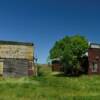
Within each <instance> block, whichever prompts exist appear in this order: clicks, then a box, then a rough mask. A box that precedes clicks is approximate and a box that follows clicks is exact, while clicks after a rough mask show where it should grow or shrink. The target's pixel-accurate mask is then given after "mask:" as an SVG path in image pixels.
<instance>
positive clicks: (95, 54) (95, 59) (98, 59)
mask: <svg viewBox="0 0 100 100" xmlns="http://www.w3.org/2000/svg"><path fill="white" fill-rule="evenodd" d="M88 61H89V69H88V73H89V74H100V49H99V48H89V50H88ZM93 63H96V64H97V72H93V71H92V67H93Z"/></svg>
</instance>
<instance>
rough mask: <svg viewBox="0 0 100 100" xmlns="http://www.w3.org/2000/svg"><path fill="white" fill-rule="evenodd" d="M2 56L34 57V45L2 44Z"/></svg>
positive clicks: (30, 58) (0, 50) (0, 56)
mask: <svg viewBox="0 0 100 100" xmlns="http://www.w3.org/2000/svg"><path fill="white" fill-rule="evenodd" d="M0 58H18V59H20V58H21V59H29V60H32V59H33V46H26V45H3V44H2V45H0Z"/></svg>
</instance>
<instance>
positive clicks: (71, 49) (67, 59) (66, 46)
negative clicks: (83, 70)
mask: <svg viewBox="0 0 100 100" xmlns="http://www.w3.org/2000/svg"><path fill="white" fill-rule="evenodd" d="M87 49H88V40H87V39H86V38H85V37H84V36H80V35H74V36H65V37H64V38H63V39H61V40H59V41H56V42H55V44H54V46H53V48H52V49H51V50H50V59H54V58H61V60H62V64H63V66H65V67H70V66H73V67H79V58H81V57H82V55H83V54H85V53H86V52H87Z"/></svg>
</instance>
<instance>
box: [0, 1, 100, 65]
mask: <svg viewBox="0 0 100 100" xmlns="http://www.w3.org/2000/svg"><path fill="white" fill-rule="evenodd" d="M77 33H80V34H81V35H84V36H86V37H87V38H88V39H89V41H91V42H97V43H100V0H0V40H12V41H24V42H33V43H34V44H35V56H37V57H38V62H39V63H45V62H46V59H47V56H48V54H49V50H50V48H51V47H52V46H53V44H54V42H55V41H56V40H59V39H60V38H63V37H64V36H65V35H74V34H77Z"/></svg>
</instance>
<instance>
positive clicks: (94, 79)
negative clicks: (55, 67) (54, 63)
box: [0, 67, 100, 100]
mask: <svg viewBox="0 0 100 100" xmlns="http://www.w3.org/2000/svg"><path fill="white" fill-rule="evenodd" d="M39 71H40V72H41V74H40V76H37V77H30V78H29V77H23V78H0V100H99V98H100V76H97V75H92V76H81V77H63V76H57V75H55V73H52V72H51V69H50V68H49V67H40V69H39Z"/></svg>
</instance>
